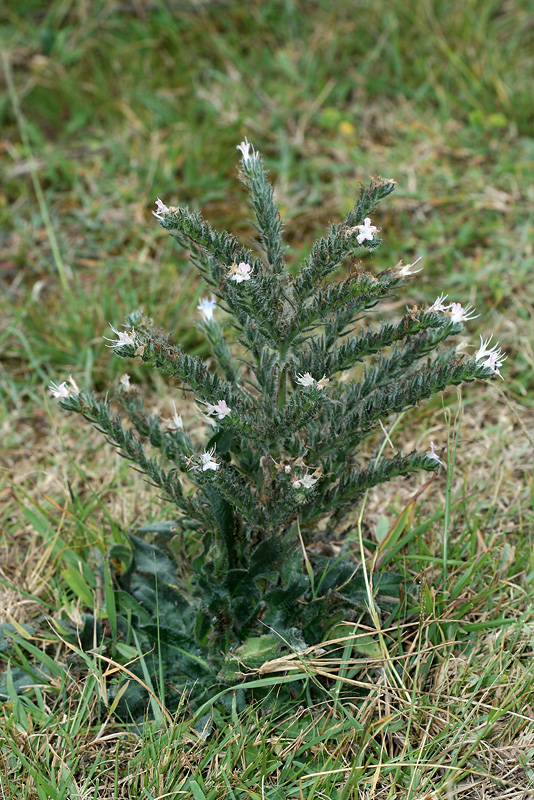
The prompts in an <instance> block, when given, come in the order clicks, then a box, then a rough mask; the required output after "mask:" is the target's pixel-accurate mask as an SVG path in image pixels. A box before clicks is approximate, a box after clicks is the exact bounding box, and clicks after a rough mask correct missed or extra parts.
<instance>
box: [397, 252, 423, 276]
mask: <svg viewBox="0 0 534 800" xmlns="http://www.w3.org/2000/svg"><path fill="white" fill-rule="evenodd" d="M421 258H422V256H419V258H418V259H417V260H416V261H414V262H413V264H406V266H405V267H401V266H400V265H401V264H402V261H399V264H398V273H399V275H400V276H401V277H403V278H406V277H407V276H408V275H417V273H418V272H421V270H422V269H423V267H419V269H415V270H412V267H415V265H416V264H419V262H420V261H421Z"/></svg>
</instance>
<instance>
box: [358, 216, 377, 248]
mask: <svg viewBox="0 0 534 800" xmlns="http://www.w3.org/2000/svg"><path fill="white" fill-rule="evenodd" d="M356 228H357V229H358V230H359V231H360V232H359V234H358V235H357V237H356V241H357V242H358V244H363V242H365V241H369V242H372V241H373V239H374V236H375V233H376V232H377V230H378V228H377V227H376V226H375V225H371V218H370V217H366V218H365V219H364V221H363V225H356Z"/></svg>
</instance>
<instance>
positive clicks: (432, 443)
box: [426, 442, 445, 466]
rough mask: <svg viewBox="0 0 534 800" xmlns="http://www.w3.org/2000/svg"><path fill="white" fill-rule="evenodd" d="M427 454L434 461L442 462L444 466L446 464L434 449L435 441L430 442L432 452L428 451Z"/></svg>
mask: <svg viewBox="0 0 534 800" xmlns="http://www.w3.org/2000/svg"><path fill="white" fill-rule="evenodd" d="M426 455H427V456H428V458H431V459H432V460H433V461H437V462H438V464H441V465H442V466H445V465H444V463H443V461H442V460H441V458H440V457H439V456H438V454H437V453H436V452H435V450H434V442H430V452H429V453H427V454H426Z"/></svg>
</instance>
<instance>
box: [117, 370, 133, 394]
mask: <svg viewBox="0 0 534 800" xmlns="http://www.w3.org/2000/svg"><path fill="white" fill-rule="evenodd" d="M119 384H120V388H121V390H122V391H123V392H126V393H128V392H130V391H131V390H132V388H133V387H132V384H131V383H130V376H129V375H128V374H127V373H124V375H121V377H120V378H119Z"/></svg>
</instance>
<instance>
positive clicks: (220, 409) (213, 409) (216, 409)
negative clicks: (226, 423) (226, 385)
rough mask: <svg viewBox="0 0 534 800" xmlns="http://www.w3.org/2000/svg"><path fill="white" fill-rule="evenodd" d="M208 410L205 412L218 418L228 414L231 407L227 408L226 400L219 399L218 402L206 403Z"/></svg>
mask: <svg viewBox="0 0 534 800" xmlns="http://www.w3.org/2000/svg"><path fill="white" fill-rule="evenodd" d="M207 405H208V410H207V412H206V413H207V414H215V415H216V416H217V417H218V418H219V419H224V418H225V417H227V416H228V414H231V413H232V409H231V408H228V406H227V405H226V400H219V402H218V403H216V404H215V405H213V404H212V403H208V404H207Z"/></svg>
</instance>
